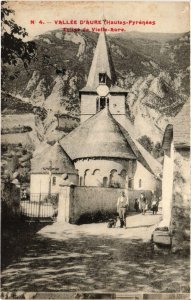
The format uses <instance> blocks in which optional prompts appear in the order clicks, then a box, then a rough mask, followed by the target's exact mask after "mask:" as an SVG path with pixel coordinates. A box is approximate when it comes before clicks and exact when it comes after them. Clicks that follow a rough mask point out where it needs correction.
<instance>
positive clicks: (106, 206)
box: [70, 187, 151, 223]
mask: <svg viewBox="0 0 191 300" xmlns="http://www.w3.org/2000/svg"><path fill="white" fill-rule="evenodd" d="M122 191H125V190H124V189H119V188H104V187H73V188H72V190H71V194H70V195H71V199H70V213H71V216H70V221H71V222H72V223H75V222H77V221H78V220H79V219H80V217H82V216H83V215H84V214H85V215H88V214H89V215H95V214H100V215H106V216H107V215H108V216H110V215H115V214H116V211H117V199H118V197H119V196H120V193H121V192H122ZM141 192H144V193H145V196H146V197H147V199H148V200H150V199H151V191H143V190H133V191H128V197H129V204H130V207H129V210H130V211H134V200H135V198H139V197H140V194H141Z"/></svg>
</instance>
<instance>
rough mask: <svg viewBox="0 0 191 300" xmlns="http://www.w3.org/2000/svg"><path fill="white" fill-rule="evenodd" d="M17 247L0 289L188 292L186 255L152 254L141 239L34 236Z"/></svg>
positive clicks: (89, 235)
mask: <svg viewBox="0 0 191 300" xmlns="http://www.w3.org/2000/svg"><path fill="white" fill-rule="evenodd" d="M64 234H65V233H63V235H64ZM19 247H20V248H21V249H22V251H21V252H22V254H21V255H18V257H17V258H16V259H15V260H14V262H13V263H12V264H10V265H9V266H8V267H7V268H6V269H5V270H4V271H3V272H2V290H3V291H21V290H22V291H36V292H58V291H59V292H63V291H67V292H70V291H71V292H72V291H76V292H78V291H81V292H83V291H102V292H107V291H109V292H112V291H115V292H118V291H120V292H169V293H173V292H178V293H179V292H182V293H183V292H186V293H187V292H189V258H184V259H183V258H182V257H179V256H175V255H171V254H167V255H164V254H163V255H156V254H153V252H152V248H151V245H150V243H144V242H143V241H142V239H133V240H132V239H124V238H123V239H121V238H118V239H116V238H112V237H99V236H97V235H91V234H88V235H87V234H84V233H79V235H78V237H75V238H72V237H71V238H70V239H66V240H64V239H63V240H59V241H58V240H55V239H52V238H47V237H44V236H41V235H36V236H35V237H33V238H32V240H31V242H30V244H23V245H19Z"/></svg>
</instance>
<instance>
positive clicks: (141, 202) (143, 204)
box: [117, 192, 159, 228]
mask: <svg viewBox="0 0 191 300" xmlns="http://www.w3.org/2000/svg"><path fill="white" fill-rule="evenodd" d="M158 204H159V200H158V199H157V197H156V195H153V196H152V200H151V202H149V201H148V200H147V198H146V196H145V194H144V193H141V195H140V198H136V199H135V202H134V208H135V210H136V212H141V213H142V214H143V215H145V212H146V211H147V210H151V211H152V212H153V215H154V214H157V211H158ZM128 208H129V199H128V197H126V196H125V193H124V192H121V195H120V197H119V198H118V200H117V212H118V214H119V220H120V227H121V228H123V227H125V228H126V215H127V210H128Z"/></svg>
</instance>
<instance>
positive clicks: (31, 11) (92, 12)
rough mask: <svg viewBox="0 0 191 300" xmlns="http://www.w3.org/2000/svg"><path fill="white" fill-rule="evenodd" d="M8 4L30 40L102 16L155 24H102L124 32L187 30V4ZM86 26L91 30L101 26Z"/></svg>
mask: <svg viewBox="0 0 191 300" xmlns="http://www.w3.org/2000/svg"><path fill="white" fill-rule="evenodd" d="M8 5H9V7H10V8H12V9H13V10H14V11H15V16H14V19H15V21H16V23H17V24H19V25H20V26H22V27H24V28H26V30H27V32H28V33H29V39H32V38H33V37H34V36H37V35H39V34H42V33H44V32H46V31H50V30H55V29H58V28H63V27H67V28H84V26H85V25H84V24H83V25H80V24H79V22H80V20H100V19H102V17H103V15H104V17H105V19H107V20H112V21H113V20H115V21H118V20H119V21H129V20H131V21H134V22H136V21H145V22H146V21H151V22H153V21H154V22H155V25H152V24H148V25H143V24H134V25H132V23H131V25H129V24H127V25H114V26H113V25H105V27H106V28H107V27H109V28H111V27H114V28H123V29H124V30H125V31H140V32H162V33H181V32H187V31H189V28H190V21H189V3H188V2H129V1H128V2H127V1H123V2H120V1H113V2H110V1H105V2H102V1H84V2H83V1H78V2H75V1H67V2H66V1H9V2H8ZM55 20H64V21H67V20H68V21H70V20H76V21H77V24H74V25H71V24H70V25H60V24H55ZM31 21H34V24H31ZM39 21H42V22H44V24H40V23H39ZM85 27H87V28H89V29H90V30H91V29H92V27H96V28H98V27H103V26H102V25H101V26H100V25H97V26H94V25H86V26H85Z"/></svg>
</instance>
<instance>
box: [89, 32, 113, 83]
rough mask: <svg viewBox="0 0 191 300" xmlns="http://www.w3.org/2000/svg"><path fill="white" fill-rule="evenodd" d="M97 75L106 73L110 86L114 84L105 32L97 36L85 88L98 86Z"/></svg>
mask: <svg viewBox="0 0 191 300" xmlns="http://www.w3.org/2000/svg"><path fill="white" fill-rule="evenodd" d="M99 73H106V75H107V77H108V79H109V82H110V85H114V84H115V81H116V75H115V70H114V66H113V62H112V58H111V53H110V49H109V45H108V41H107V37H106V33H105V32H101V33H100V35H99V38H98V42H97V46H96V49H95V53H94V57H93V61H92V65H91V68H90V72H89V76H88V81H87V84H86V86H88V87H91V88H96V87H97V86H98V84H99Z"/></svg>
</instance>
